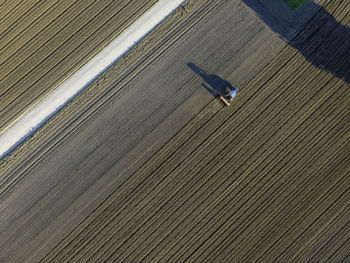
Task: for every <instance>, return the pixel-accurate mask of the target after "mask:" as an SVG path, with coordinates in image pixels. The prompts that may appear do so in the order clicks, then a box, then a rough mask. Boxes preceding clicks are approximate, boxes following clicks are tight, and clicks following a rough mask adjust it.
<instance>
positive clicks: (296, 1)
mask: <svg viewBox="0 0 350 263" xmlns="http://www.w3.org/2000/svg"><path fill="white" fill-rule="evenodd" d="M285 1H286V2H287V4H288V5H289V6H290V7H291V8H292V9H297V8H299V7H300V6H301V5H302V4H304V3H305V2H306V0H285Z"/></svg>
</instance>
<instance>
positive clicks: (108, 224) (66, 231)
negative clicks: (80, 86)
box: [0, 0, 350, 262]
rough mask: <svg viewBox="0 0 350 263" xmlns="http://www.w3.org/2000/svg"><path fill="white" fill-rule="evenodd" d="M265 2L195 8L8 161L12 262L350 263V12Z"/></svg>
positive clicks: (197, 1)
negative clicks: (229, 94) (231, 92)
mask: <svg viewBox="0 0 350 263" xmlns="http://www.w3.org/2000/svg"><path fill="white" fill-rule="evenodd" d="M253 2H254V1H252V0H249V1H248V0H247V1H240V0H232V1H226V0H219V1H218V0H212V1H207V0H206V1H205V0H189V1H187V3H186V4H185V6H184V7H183V8H181V9H179V10H178V11H177V12H175V13H174V14H173V15H172V16H171V17H170V18H169V19H168V20H166V21H165V22H164V23H163V24H162V25H161V26H160V27H158V28H157V29H156V30H155V31H154V32H152V33H151V34H150V35H149V36H148V37H147V38H146V39H144V40H143V41H142V42H141V43H140V44H139V45H138V46H137V47H136V48H135V49H134V50H133V51H132V52H131V53H129V54H128V55H127V56H125V57H124V58H123V59H122V60H120V61H118V62H117V63H116V64H115V65H114V66H112V67H111V68H110V69H109V70H108V71H107V72H105V73H104V74H103V75H102V76H101V77H100V78H99V79H97V80H96V81H95V82H94V83H92V84H91V85H90V86H89V87H88V88H87V89H86V90H85V91H84V92H82V93H81V94H80V95H79V96H78V97H77V98H76V99H75V100H73V102H72V103H70V104H69V105H67V107H65V108H64V109H63V110H62V111H61V112H60V113H59V114H57V115H56V116H54V117H53V118H52V119H51V120H50V121H49V122H48V123H46V124H45V125H44V126H43V127H42V128H41V129H40V130H39V131H38V132H37V133H35V134H34V136H33V137H31V138H30V139H29V140H27V141H26V142H25V143H24V144H23V145H21V146H20V147H19V148H18V149H17V150H15V151H14V152H13V153H12V154H11V155H10V156H8V157H7V158H5V159H4V160H3V161H2V163H1V164H0V182H1V183H0V251H1V252H0V262H11V261H12V262H24V261H29V262H39V261H42V262H78V261H79V262H185V261H186V262H192V261H198V262H272V261H276V262H291V261H294V262H307V261H308V260H310V261H316V262H346V260H347V257H348V251H347V249H346V248H347V247H348V244H349V243H348V235H349V224H348V216H349V183H350V182H349V180H350V179H349V176H348V175H349V172H350V171H349V170H350V166H349V161H348V160H349V157H350V156H349V155H350V151H349V134H350V133H349V128H350V127H349V123H350V122H349V121H350V119H349V118H350V117H349V116H350V108H349V106H348V105H349V102H350V90H349V80H348V78H349V71H348V67H347V65H348V63H349V59H348V58H349V57H350V54H349V52H350V50H349V48H348V47H349V39H350V33H349V26H350V21H349V16H348V10H349V9H348V7H349V4H348V2H347V1H340V0H337V1H334V0H332V1H331V0H325V1H318V2H317V3H315V5H310V4H309V5H306V6H305V8H309V9H307V10H304V12H306V11H309V12H308V15H307V16H306V15H305V16H304V17H303V18H300V20H298V22H297V23H295V24H297V25H298V27H297V28H292V27H288V25H289V24H288V19H287V18H288V17H287V18H286V15H285V16H284V17H281V18H279V17H277V20H271V19H270V18H269V17H268V18H266V17H264V14H265V11H266V10H265V11H264V8H266V7H264V6H259V7H258V8H255V7H257V5H254V3H253ZM0 7H1V6H0ZM303 8H304V7H301V8H300V9H298V10H297V11H296V12H301V11H302V10H303ZM271 10H272V9H271ZM300 10H301V11H300ZM286 12H287V11H286ZM281 15H283V14H281ZM269 19H270V20H269ZM279 19H280V20H279ZM286 21H287V22H286ZM274 23H275V24H274ZM325 25H326V26H325ZM281 32H283V33H281ZM281 36H282V37H281ZM286 40H288V41H286ZM227 82H228V83H230V84H231V85H232V86H233V87H235V88H238V89H239V93H238V95H237V97H236V98H235V99H234V101H233V102H232V106H231V107H230V108H227V107H224V106H223V105H222V104H221V103H220V102H219V101H218V99H217V98H216V96H217V95H218V94H220V93H221V92H222V91H223V89H224V88H225V85H226V83H227Z"/></svg>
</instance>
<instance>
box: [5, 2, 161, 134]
mask: <svg viewBox="0 0 350 263" xmlns="http://www.w3.org/2000/svg"><path fill="white" fill-rule="evenodd" d="M155 2H156V0H154V1H153V0H152V1H146V2H144V1H129V0H125V1H108V0H100V1H32V2H29V3H28V2H25V1H24V2H23V3H21V4H19V5H18V6H16V7H15V9H14V11H13V16H15V14H17V16H16V17H14V18H12V16H11V15H12V13H11V14H6V15H4V23H5V21H6V23H7V22H8V23H9V25H6V23H5V24H3V27H2V29H3V31H2V32H1V33H0V37H1V39H2V41H1V43H0V52H1V59H0V94H1V95H0V124H1V125H0V130H2V129H4V128H5V127H6V126H7V125H8V124H9V123H11V122H12V121H13V120H14V118H16V117H18V116H19V115H20V114H22V113H23V112H24V111H26V110H28V108H30V106H32V105H33V104H35V103H36V102H37V101H38V100H39V99H40V98H42V97H43V96H45V95H46V94H47V93H48V92H50V91H52V89H54V88H55V87H56V86H57V85H58V84H59V83H60V82H61V81H63V80H64V79H65V78H67V77H68V76H69V75H70V74H71V73H72V72H74V71H75V70H77V69H78V68H79V67H80V66H81V65H82V64H83V63H84V62H86V61H87V60H88V59H89V58H91V57H92V56H93V55H94V54H95V53H96V52H98V51H99V50H100V49H101V48H103V46H105V45H106V44H107V43H108V42H109V41H110V40H111V39H112V38H113V37H115V36H116V35H118V34H119V33H120V32H121V31H123V29H124V28H126V27H127V26H128V25H129V24H130V23H132V22H133V21H134V20H135V19H137V17H139V16H140V15H141V14H142V13H143V12H145V11H146V10H147V9H148V8H149V7H150V6H151V5H152V4H153V3H155ZM27 5H29V6H27ZM22 9H24V10H25V13H22V12H21V11H22Z"/></svg>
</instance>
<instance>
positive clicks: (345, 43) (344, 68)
mask: <svg viewBox="0 0 350 263" xmlns="http://www.w3.org/2000/svg"><path fill="white" fill-rule="evenodd" d="M242 1H243V2H244V3H245V4H246V5H247V6H248V7H249V8H251V9H252V10H253V11H254V12H255V13H256V14H257V15H258V16H259V17H260V18H261V19H262V20H263V21H264V22H265V23H266V25H267V26H269V28H270V29H271V30H272V31H274V32H275V33H277V34H279V35H280V37H281V38H283V39H284V40H285V41H287V42H288V43H289V45H291V46H293V47H294V48H296V49H298V50H299V52H300V53H301V54H302V55H303V56H304V57H305V58H306V59H307V60H308V61H310V62H311V63H312V64H313V65H314V66H316V67H317V68H319V69H322V70H325V71H327V72H330V73H332V74H333V75H335V76H337V77H338V78H341V79H343V80H345V81H346V82H350V29H349V27H347V26H346V25H343V24H342V23H341V22H339V21H337V20H336V19H335V18H334V17H333V15H332V14H330V13H329V12H328V11H327V10H326V9H324V8H323V7H322V6H320V5H318V4H316V3H314V2H313V1H307V2H306V3H305V4H304V5H303V6H301V7H300V8H299V9H297V10H296V11H293V10H292V9H291V8H290V7H289V6H288V5H287V4H286V3H285V2H284V1H283V0H270V1H262V0H242ZM339 6H341V5H339ZM343 7H345V5H343ZM338 8H339V7H338Z"/></svg>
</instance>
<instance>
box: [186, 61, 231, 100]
mask: <svg viewBox="0 0 350 263" xmlns="http://www.w3.org/2000/svg"><path fill="white" fill-rule="evenodd" d="M187 66H188V67H189V68H190V69H192V70H193V71H194V72H195V73H196V74H198V75H199V76H200V77H201V78H202V79H203V80H204V81H205V82H206V83H202V86H203V87H204V88H205V89H206V90H207V91H208V92H209V93H210V94H212V95H213V96H214V97H216V96H224V95H225V94H226V93H227V91H228V89H229V90H233V87H232V85H231V83H230V82H228V81H227V80H224V79H222V78H220V77H219V76H217V75H215V74H207V73H206V72H205V71H204V70H202V69H200V68H199V67H198V66H196V65H195V64H194V63H192V62H189V63H187Z"/></svg>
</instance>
